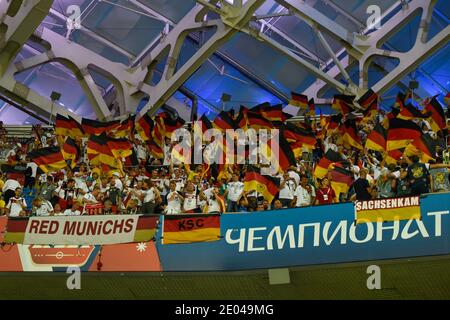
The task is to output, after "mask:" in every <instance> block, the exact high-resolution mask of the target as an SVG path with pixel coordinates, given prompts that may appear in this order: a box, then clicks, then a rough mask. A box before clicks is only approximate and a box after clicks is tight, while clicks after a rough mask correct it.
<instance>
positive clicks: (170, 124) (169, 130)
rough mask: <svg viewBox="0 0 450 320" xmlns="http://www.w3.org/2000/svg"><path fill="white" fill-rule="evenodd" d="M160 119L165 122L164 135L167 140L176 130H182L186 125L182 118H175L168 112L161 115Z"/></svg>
mask: <svg viewBox="0 0 450 320" xmlns="http://www.w3.org/2000/svg"><path fill="white" fill-rule="evenodd" d="M158 117H159V118H160V119H162V121H163V122H164V135H165V136H166V137H167V138H170V137H171V136H172V134H173V133H174V132H175V130H177V129H179V128H181V127H182V126H183V125H184V123H185V121H184V120H183V119H181V118H180V117H176V118H174V117H172V116H170V114H168V113H167V112H162V113H160V114H159V115H158ZM157 123H160V121H158V122H157Z"/></svg>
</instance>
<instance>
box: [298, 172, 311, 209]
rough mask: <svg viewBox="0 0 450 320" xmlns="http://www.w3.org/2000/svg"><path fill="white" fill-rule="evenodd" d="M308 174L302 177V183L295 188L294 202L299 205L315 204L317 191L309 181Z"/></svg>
mask: <svg viewBox="0 0 450 320" xmlns="http://www.w3.org/2000/svg"><path fill="white" fill-rule="evenodd" d="M308 182H309V179H308V177H307V176H306V175H302V176H301V177H300V185H299V186H298V187H297V189H295V194H294V202H296V206H297V207H305V206H310V205H312V204H314V202H315V200H316V192H315V190H314V187H313V186H311V185H310V184H309V183H308Z"/></svg>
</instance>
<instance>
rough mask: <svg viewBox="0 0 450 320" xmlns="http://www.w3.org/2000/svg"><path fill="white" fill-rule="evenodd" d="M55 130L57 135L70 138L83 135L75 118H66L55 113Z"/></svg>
mask: <svg viewBox="0 0 450 320" xmlns="http://www.w3.org/2000/svg"><path fill="white" fill-rule="evenodd" d="M55 132H56V134H57V135H61V136H68V137H72V138H76V137H84V136H85V133H84V131H83V128H82V127H81V125H80V124H79V123H78V121H77V120H75V119H74V118H72V117H71V116H69V117H68V118H66V117H64V116H62V115H60V114H57V115H56V121H55Z"/></svg>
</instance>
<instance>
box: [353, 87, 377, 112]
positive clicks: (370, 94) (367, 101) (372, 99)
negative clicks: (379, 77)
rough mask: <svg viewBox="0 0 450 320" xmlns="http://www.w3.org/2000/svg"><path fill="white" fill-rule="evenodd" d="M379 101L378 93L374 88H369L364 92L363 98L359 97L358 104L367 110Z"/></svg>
mask: <svg viewBox="0 0 450 320" xmlns="http://www.w3.org/2000/svg"><path fill="white" fill-rule="evenodd" d="M377 103H378V95H377V94H376V93H375V92H374V91H373V90H372V89H369V90H367V91H366V93H364V94H363V95H362V96H361V98H359V99H358V104H359V105H360V106H361V107H362V108H363V109H364V110H366V109H367V108H369V107H370V106H371V105H373V104H377Z"/></svg>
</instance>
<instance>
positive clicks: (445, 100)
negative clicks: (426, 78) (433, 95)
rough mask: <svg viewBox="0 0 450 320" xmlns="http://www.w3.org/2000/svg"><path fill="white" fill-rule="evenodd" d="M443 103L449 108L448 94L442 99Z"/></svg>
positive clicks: (449, 95)
mask: <svg viewBox="0 0 450 320" xmlns="http://www.w3.org/2000/svg"><path fill="white" fill-rule="evenodd" d="M444 102H445V104H446V105H447V106H449V107H450V93H447V94H446V95H445V97H444Z"/></svg>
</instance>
